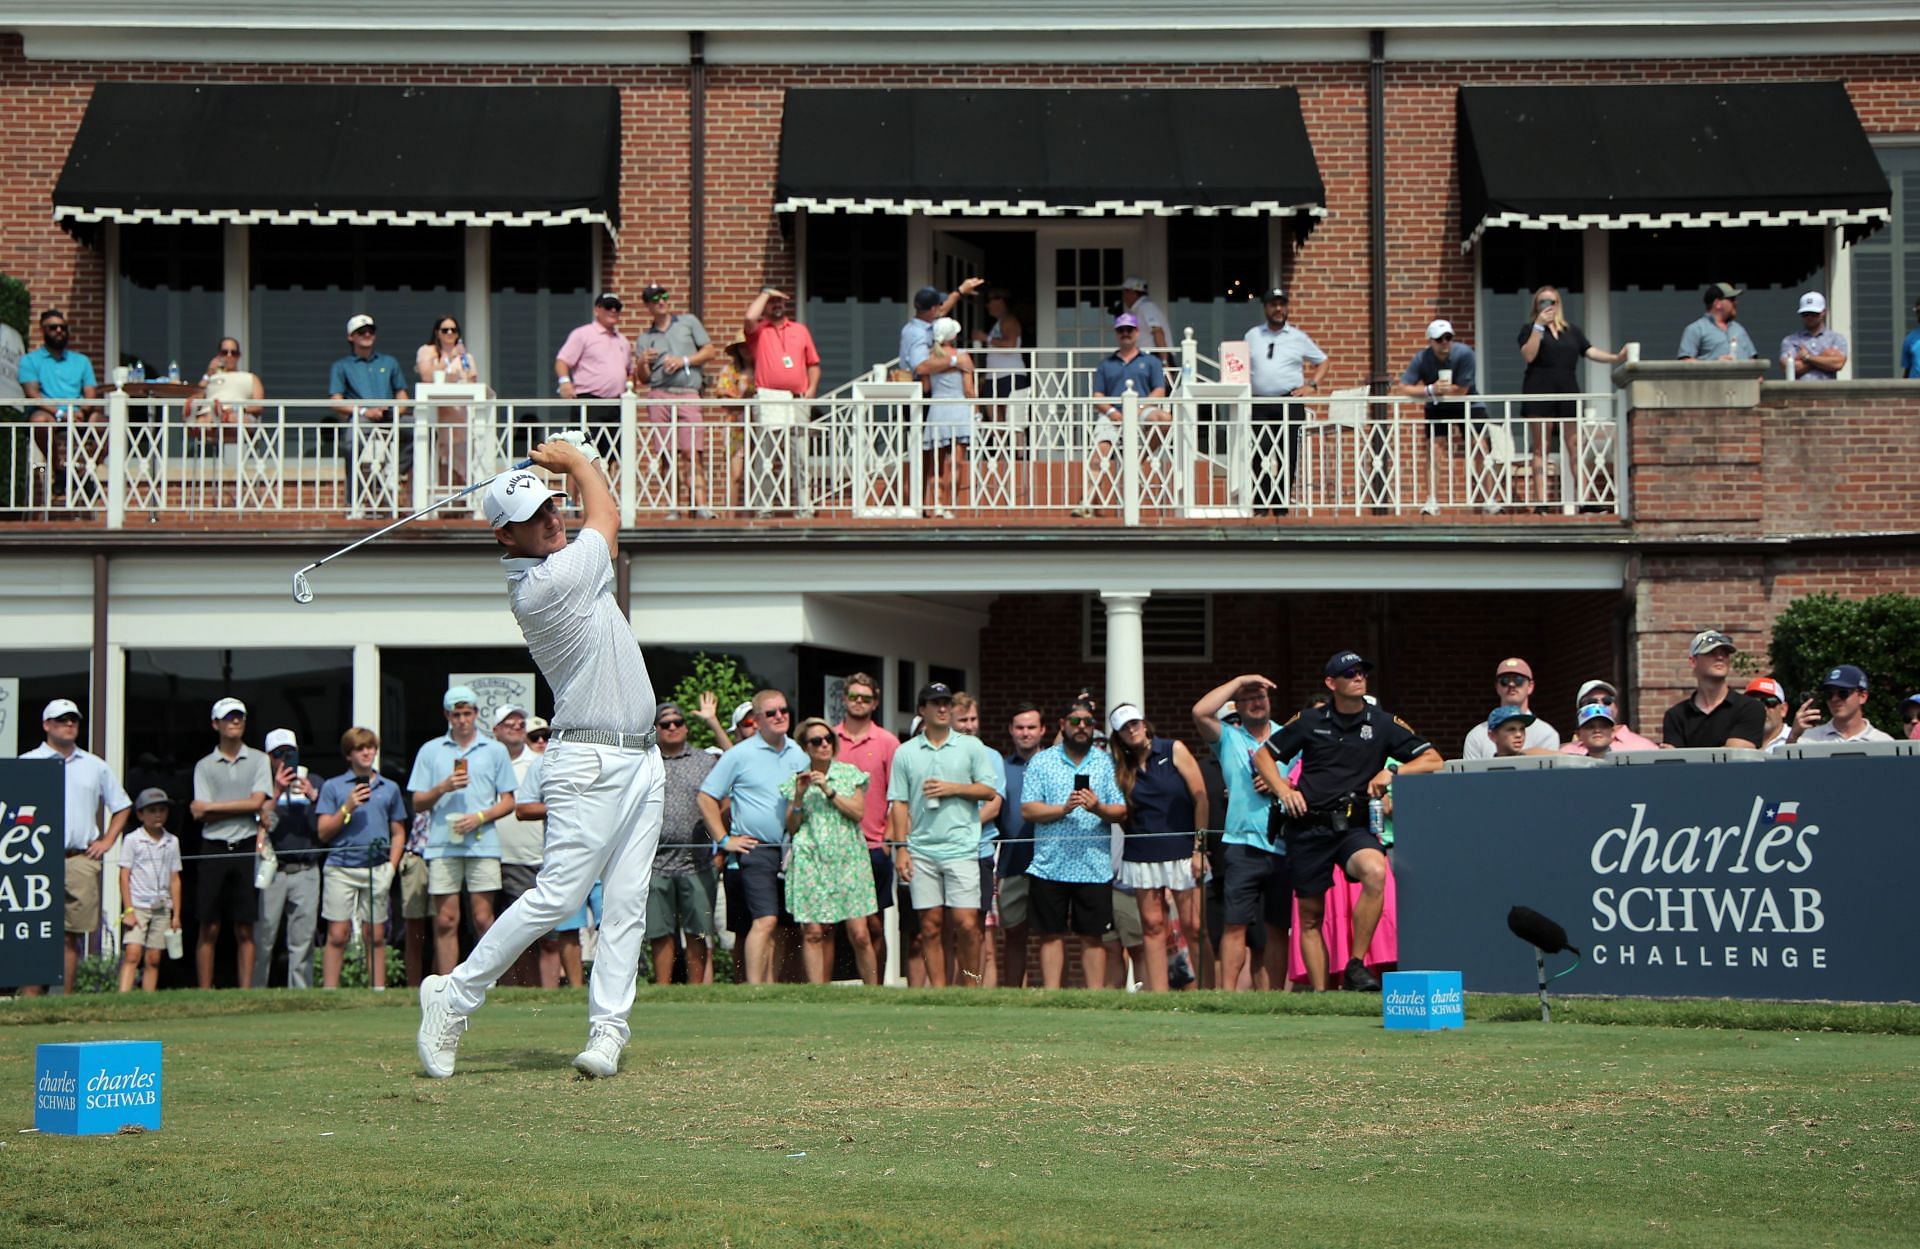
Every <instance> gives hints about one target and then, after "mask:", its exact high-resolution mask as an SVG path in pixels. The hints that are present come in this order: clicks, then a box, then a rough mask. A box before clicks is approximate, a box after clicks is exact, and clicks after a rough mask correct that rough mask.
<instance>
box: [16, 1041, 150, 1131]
mask: <svg viewBox="0 0 1920 1249" xmlns="http://www.w3.org/2000/svg"><path fill="white" fill-rule="evenodd" d="M33 1069H34V1070H33V1126H34V1127H35V1128H36V1129H38V1130H39V1131H42V1132H53V1133H57V1134H59V1135H61V1136H103V1135H107V1134H110V1133H113V1132H118V1131H119V1130H120V1129H122V1128H125V1127H140V1128H144V1129H146V1130H147V1131H149V1132H157V1131H159V1130H160V1042H158V1041H89V1042H85V1043H82V1044H75V1045H41V1046H37V1047H35V1049H34V1057H33Z"/></svg>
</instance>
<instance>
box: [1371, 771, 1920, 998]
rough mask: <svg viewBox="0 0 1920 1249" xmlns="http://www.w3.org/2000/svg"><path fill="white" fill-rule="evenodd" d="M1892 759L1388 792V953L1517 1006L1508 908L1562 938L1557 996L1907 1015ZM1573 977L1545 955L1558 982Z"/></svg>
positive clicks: (1430, 778)
mask: <svg viewBox="0 0 1920 1249" xmlns="http://www.w3.org/2000/svg"><path fill="white" fill-rule="evenodd" d="M1917 776H1920V771H1916V769H1915V766H1914V762H1913V761H1912V760H1910V759H1899V758H1836V759H1793V760H1771V761H1768V762H1764V763H1745V762H1733V763H1686V764H1676V765H1674V766H1670V767H1611V768H1582V769H1556V770H1545V771H1538V772H1498V773H1470V774H1457V775H1455V774H1433V775H1423V776H1411V777H1405V778H1402V779H1401V780H1400V781H1398V782H1396V785H1395V793H1394V796H1395V799H1396V810H1395V812H1394V832H1395V845H1394V864H1393V866H1394V875H1395V877H1396V883H1397V884H1398V886H1399V890H1398V893H1399V920H1400V948H1401V951H1402V953H1403V956H1404V957H1405V958H1407V959H1409V960H1412V959H1417V960H1419V961H1420V962H1422V963H1425V964H1428V965H1430V966H1441V967H1458V968H1459V969H1460V970H1461V972H1462V974H1463V975H1464V977H1465V982H1466V985H1467V986H1468V987H1469V988H1471V989H1472V990H1473V991H1474V992H1476V993H1487V992H1499V993H1530V992H1532V991H1533V990H1534V988H1535V979H1534V967H1533V958H1532V954H1531V951H1530V950H1529V949H1528V947H1527V946H1526V945H1525V944H1524V943H1523V942H1521V941H1518V940H1516V939H1515V938H1514V937H1513V936H1512V935H1511V934H1510V933H1508V931H1507V928H1506V914H1507V910H1508V908H1509V907H1512V906H1516V905H1519V906H1530V907H1532V908H1533V909H1534V910H1536V911H1539V912H1540V913H1542V914H1543V915H1546V916H1548V917H1550V918H1552V919H1554V920H1557V921H1559V922H1560V923H1561V924H1563V925H1564V926H1565V927H1566V930H1567V939H1568V941H1569V942H1570V943H1571V944H1573V945H1575V946H1578V947H1580V949H1581V950H1582V951H1583V952H1584V956H1585V962H1584V964H1583V965H1582V966H1581V967H1580V968H1579V970H1577V971H1575V972H1574V973H1573V974H1572V975H1570V976H1568V977H1566V978H1565V979H1563V980H1561V981H1559V983H1558V986H1557V987H1558V988H1560V989H1562V990H1564V991H1566V992H1569V993H1608V994H1627V995H1642V996H1661V997H1736V998H1789V999H1791V998H1839V999H1848V1000H1858V1001H1874V1002H1892V1001H1913V1000H1915V999H1920V964H1916V963H1915V962H1914V961H1913V960H1911V959H1907V958H1903V957H1901V956H1900V954H1899V952H1900V951H1901V950H1903V949H1904V947H1905V944H1906V942H1905V937H1906V934H1907V932H1908V931H1910V929H1911V920H1910V916H1911V914H1912V903H1911V901H1910V897H1911V894H1912V891H1913V885H1914V881H1915V880H1916V879H1920V840H1917V839H1916V838H1915V837H1914V836H1913V835H1912V834H1913V830H1914V825H1915V822H1914V817H1913V814H1912V811H1911V805H1910V804H1911V795H1910V790H1909V789H1908V788H1907V787H1909V786H1911V785H1912V783H1913V781H1914V779H1915V778H1916V777H1917ZM1571 961H1572V959H1571V956H1570V955H1561V956H1557V957H1555V958H1553V959H1551V960H1550V963H1551V964H1552V965H1553V966H1554V967H1555V968H1558V967H1560V966H1565V965H1566V964H1567V963H1570V962H1571Z"/></svg>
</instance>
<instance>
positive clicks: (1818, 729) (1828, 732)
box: [1800, 720, 1894, 743]
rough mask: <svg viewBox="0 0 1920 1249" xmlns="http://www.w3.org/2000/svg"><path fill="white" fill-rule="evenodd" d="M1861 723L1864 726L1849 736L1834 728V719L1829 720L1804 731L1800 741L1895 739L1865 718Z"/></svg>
mask: <svg viewBox="0 0 1920 1249" xmlns="http://www.w3.org/2000/svg"><path fill="white" fill-rule="evenodd" d="M1861 724H1862V725H1863V726H1864V727H1862V728H1861V730H1860V731H1859V732H1858V733H1855V734H1854V735H1853V736H1852V737H1847V736H1846V735H1844V734H1842V733H1841V732H1840V730H1839V729H1836V728H1834V727H1833V721H1831V720H1829V721H1827V722H1826V723H1825V724H1816V725H1814V726H1813V727H1812V728H1810V729H1808V730H1807V731H1806V732H1804V733H1802V734H1801V735H1800V741H1801V742H1802V743H1812V742H1890V741H1893V740H1894V739H1893V737H1892V735H1891V734H1888V733H1885V732H1883V731H1881V730H1880V729H1876V728H1874V727H1873V726H1872V725H1871V724H1867V723H1866V721H1864V720H1863V721H1861Z"/></svg>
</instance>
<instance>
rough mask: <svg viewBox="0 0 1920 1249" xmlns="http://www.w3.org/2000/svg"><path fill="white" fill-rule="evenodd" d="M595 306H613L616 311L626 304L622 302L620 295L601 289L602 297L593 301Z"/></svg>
mask: <svg viewBox="0 0 1920 1249" xmlns="http://www.w3.org/2000/svg"><path fill="white" fill-rule="evenodd" d="M593 306H594V307H596V308H611V309H613V310H614V311H615V312H618V311H620V310H621V309H622V308H624V307H626V305H625V304H623V303H621V302H620V297H619V296H618V295H616V294H614V293H613V292H612V291H601V292H600V297H599V298H598V299H596V300H594V301H593Z"/></svg>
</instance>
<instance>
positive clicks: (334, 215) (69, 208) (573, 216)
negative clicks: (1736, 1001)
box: [53, 204, 614, 234]
mask: <svg viewBox="0 0 1920 1249" xmlns="http://www.w3.org/2000/svg"><path fill="white" fill-rule="evenodd" d="M53 219H54V220H55V221H80V222H87V223H97V222H104V221H112V222H116V223H118V224H120V225H163V226H177V225H207V226H212V225H276V226H302V225H314V226H336V225H355V226H456V225H473V226H559V225H578V224H587V225H601V226H605V227H606V229H607V233H608V234H613V233H614V226H613V222H612V220H611V219H609V218H608V216H607V214H606V213H603V212H596V211H594V210H593V209H590V208H569V209H566V210H565V211H563V212H524V213H523V212H463V211H455V212H398V211H392V210H388V209H368V210H365V211H360V210H354V209H338V208H334V209H313V210H306V209H291V210H286V211H278V210H274V209H266V208H83V207H80V206H78V205H75V204H56V205H54V208H53Z"/></svg>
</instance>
